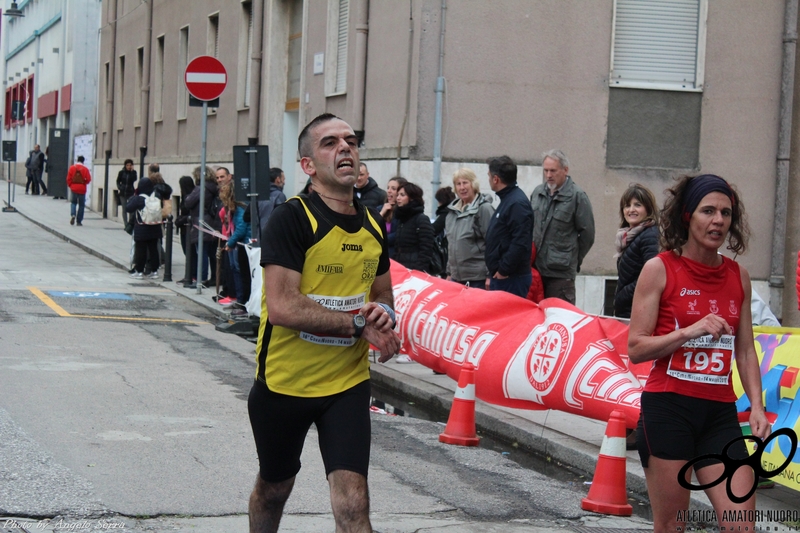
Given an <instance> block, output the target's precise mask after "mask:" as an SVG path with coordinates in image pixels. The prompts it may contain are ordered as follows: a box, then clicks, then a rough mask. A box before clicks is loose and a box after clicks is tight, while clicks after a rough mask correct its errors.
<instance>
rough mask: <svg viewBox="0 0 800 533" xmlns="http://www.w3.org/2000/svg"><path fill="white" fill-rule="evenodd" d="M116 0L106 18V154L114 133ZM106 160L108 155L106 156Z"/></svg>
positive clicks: (109, 151) (112, 1)
mask: <svg viewBox="0 0 800 533" xmlns="http://www.w3.org/2000/svg"><path fill="white" fill-rule="evenodd" d="M117 2H118V0H111V1H110V2H109V3H108V18H109V20H110V22H111V37H110V40H111V59H110V61H109V63H108V79H107V80H106V88H107V92H106V116H105V117H104V118H105V124H106V127H105V130H106V139H105V142H104V143H103V150H104V151H105V153H106V154H110V153H111V145H112V142H111V138H112V136H113V135H114V130H113V128H114V78H115V76H114V67H115V65H116V62H117V60H116V58H117ZM106 161H108V157H106Z"/></svg>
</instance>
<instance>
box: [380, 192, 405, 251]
mask: <svg viewBox="0 0 800 533" xmlns="http://www.w3.org/2000/svg"><path fill="white" fill-rule="evenodd" d="M406 183H408V180H407V179H405V178H404V177H402V176H395V177H393V178H390V179H389V183H387V184H386V203H385V204H383V207H381V216H382V217H383V221H384V223H386V243H387V244H388V245H389V257H394V241H395V238H397V225H398V222H397V220H395V219H394V209H395V202H396V200H397V191H398V189H400V187H401V186H402V185H405V184H406Z"/></svg>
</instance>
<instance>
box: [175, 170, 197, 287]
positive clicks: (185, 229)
mask: <svg viewBox="0 0 800 533" xmlns="http://www.w3.org/2000/svg"><path fill="white" fill-rule="evenodd" d="M178 186H179V187H180V190H181V201H180V203H179V204H178V217H177V218H176V219H175V227H176V228H177V231H178V234H179V235H180V236H181V248H182V249H183V255H184V257H185V258H186V259H185V260H186V264H187V265H190V264H191V262H190V259H191V258H192V257H196V256H194V254H192V253H191V250H189V249H187V243H188V240H189V228H190V227H191V223H192V214H191V211H190V209H189V208H188V207H186V198H187V197H188V196H189V194H191V192H192V191H193V190H194V180H193V179H192V177H191V176H181V179H179V180H178ZM189 248H190V247H189ZM194 268H195V270H196V269H197V259H195V262H194ZM187 272H191V269H190V270H188V271H187ZM192 281H194V280H192V278H191V276H190V277H188V278H187V277H186V276H184V278H183V279H181V280H179V281H178V282H177V283H178V284H191V283H192Z"/></svg>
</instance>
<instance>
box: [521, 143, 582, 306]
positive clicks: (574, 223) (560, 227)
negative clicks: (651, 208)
mask: <svg viewBox="0 0 800 533" xmlns="http://www.w3.org/2000/svg"><path fill="white" fill-rule="evenodd" d="M568 172H569V161H568V160H567V156H566V155H564V152H562V151H561V150H550V151H549V152H545V153H544V154H543V156H542V173H543V174H544V180H545V182H544V183H542V184H541V185H539V186H538V187H536V188H535V189H534V190H533V194H531V207H532V208H533V217H534V223H533V242H534V244H535V245H536V269H537V270H538V271H539V273H540V274H541V275H542V282H543V283H544V296H545V298H561V299H562V300H565V301H567V302H569V303H571V304H573V305H575V277H576V276H577V275H578V272H580V271H581V264H582V263H583V258H584V257H586V254H587V253H589V250H590V249H591V248H592V244H594V215H593V214H592V204H591V202H589V197H588V196H586V193H585V192H583V190H582V189H581V188H580V187H578V185H576V184H575V182H574V181H573V180H572V177H570V176H569V174H568Z"/></svg>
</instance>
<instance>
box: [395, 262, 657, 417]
mask: <svg viewBox="0 0 800 533" xmlns="http://www.w3.org/2000/svg"><path fill="white" fill-rule="evenodd" d="M391 273H392V283H393V285H394V299H395V311H396V312H397V322H398V325H399V327H398V331H399V334H400V337H401V340H402V350H401V351H402V352H403V353H406V354H408V355H409V356H410V357H411V358H412V359H414V360H415V361H418V362H420V363H422V364H423V365H425V366H427V367H429V368H432V369H433V370H435V371H437V372H444V373H446V374H447V375H448V376H450V377H451V378H452V379H454V380H458V375H459V372H460V371H461V365H462V363H464V362H465V361H469V362H470V363H472V364H473V365H475V395H476V397H477V398H480V399H481V400H483V401H485V402H488V403H491V404H494V405H502V406H506V407H515V408H519V409H558V410H559V411H565V412H568V413H574V414H578V415H581V416H585V417H589V418H593V419H596V420H602V421H604V422H605V421H607V420H608V418H609V416H610V414H611V412H612V411H614V410H622V411H623V412H624V413H625V415H626V425H627V426H628V427H629V428H633V427H635V425H636V423H637V421H638V418H639V396H640V394H641V391H642V383H641V382H640V380H639V379H638V378H637V376H636V375H634V373H633V372H631V370H629V368H628V365H627V357H623V356H621V355H620V351H619V348H620V347H623V346H624V347H627V326H625V325H624V324H621V323H619V322H617V321H615V320H609V319H601V318H598V317H595V316H590V315H587V314H585V313H583V312H582V311H581V310H580V309H578V308H576V307H574V306H572V305H570V304H568V303H566V302H564V301H562V300H558V299H547V300H544V301H543V302H541V304H539V305H536V304H534V303H533V302H531V301H529V300H525V299H523V298H519V297H517V296H513V295H511V294H507V293H503V292H491V293H490V292H487V291H483V290H480V289H467V288H465V287H462V286H461V285H458V284H456V283H451V282H447V281H444V280H442V279H441V278H437V277H432V276H428V275H427V274H424V273H422V272H418V271H414V270H408V269H406V268H404V267H403V266H401V265H400V264H398V263H395V262H392V270H391ZM624 351H627V350H624ZM622 353H624V352H622ZM642 366H644V367H645V368H646V369H647V368H649V365H636V371H637V372H639V373H641V372H640V370H641V369H640V368H639V367H642Z"/></svg>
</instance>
